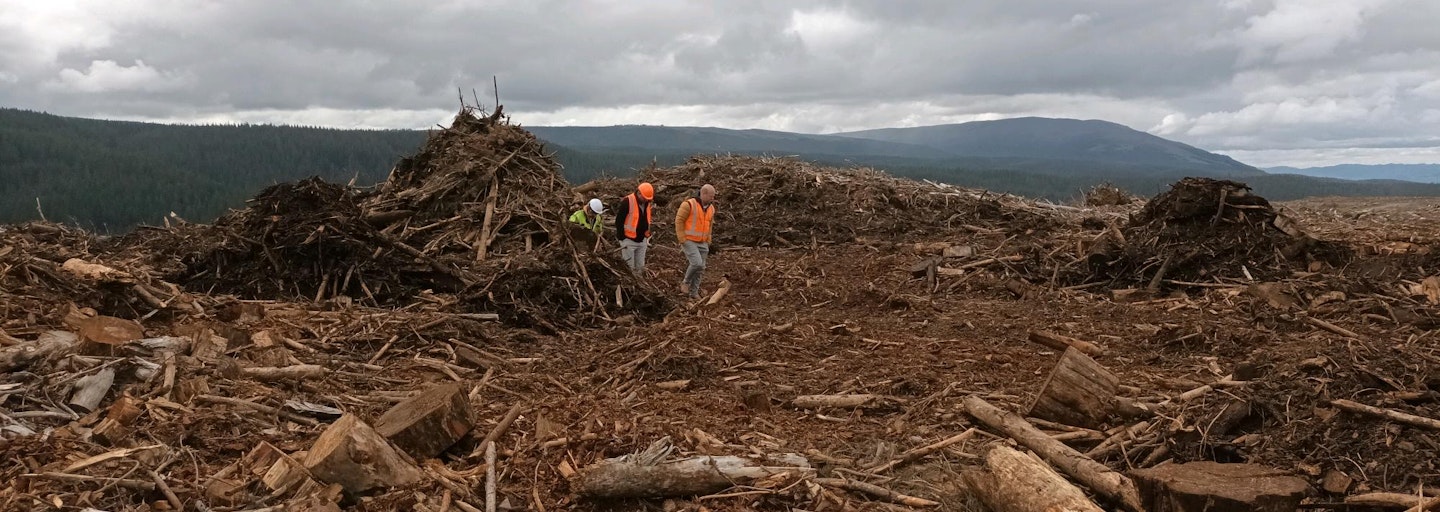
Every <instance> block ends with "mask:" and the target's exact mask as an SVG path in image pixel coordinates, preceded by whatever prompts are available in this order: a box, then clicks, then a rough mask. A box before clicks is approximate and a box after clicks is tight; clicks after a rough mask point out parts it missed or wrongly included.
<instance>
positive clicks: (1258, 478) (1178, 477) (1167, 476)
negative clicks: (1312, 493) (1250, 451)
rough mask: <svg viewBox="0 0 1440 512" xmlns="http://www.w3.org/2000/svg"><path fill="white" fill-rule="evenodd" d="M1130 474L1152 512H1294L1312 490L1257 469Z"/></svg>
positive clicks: (1172, 468)
mask: <svg viewBox="0 0 1440 512" xmlns="http://www.w3.org/2000/svg"><path fill="white" fill-rule="evenodd" d="M1130 475H1131V476H1133V477H1134V478H1135V482H1136V483H1137V484H1139V486H1140V494H1141V496H1143V497H1144V498H1143V499H1144V503H1145V505H1146V506H1147V507H1149V509H1148V510H1149V511H1150V512H1201V511H1205V512H1282V511H1283V512H1294V510H1296V508H1297V507H1299V505H1300V500H1301V499H1303V498H1304V497H1305V493H1306V492H1307V491H1308V490H1309V487H1310V486H1309V485H1308V484H1306V483H1305V480H1304V479H1301V478H1298V477H1295V476H1292V475H1290V474H1289V473H1285V472H1283V471H1279V470H1276V469H1271V468H1267V467H1264V466H1258V465H1254V464H1220V463H1217V462H1209V461H1206V462H1188V463H1184V464H1164V465H1160V466H1156V467H1153V468H1149V469H1138V470H1135V471H1132V472H1130Z"/></svg>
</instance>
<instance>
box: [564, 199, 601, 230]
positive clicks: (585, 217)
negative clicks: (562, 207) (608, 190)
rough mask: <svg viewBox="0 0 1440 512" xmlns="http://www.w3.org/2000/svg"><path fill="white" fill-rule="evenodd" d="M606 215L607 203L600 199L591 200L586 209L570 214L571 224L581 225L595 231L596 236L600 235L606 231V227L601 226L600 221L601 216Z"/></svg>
mask: <svg viewBox="0 0 1440 512" xmlns="http://www.w3.org/2000/svg"><path fill="white" fill-rule="evenodd" d="M604 214H605V203H603V202H601V201H600V200H599V199H591V200H590V202H589V203H588V204H586V205H585V207H584V208H581V209H579V210H576V211H575V213H572V214H570V222H573V223H575V224H579V225H580V226H581V227H584V228H585V229H588V230H591V231H594V232H595V234H596V235H599V234H600V233H602V232H604V231H605V226H604V225H603V224H601V220H600V216H601V215H604Z"/></svg>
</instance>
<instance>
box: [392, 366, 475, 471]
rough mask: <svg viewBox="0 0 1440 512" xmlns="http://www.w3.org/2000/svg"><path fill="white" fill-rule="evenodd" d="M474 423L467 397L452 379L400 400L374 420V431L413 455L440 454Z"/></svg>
mask: <svg viewBox="0 0 1440 512" xmlns="http://www.w3.org/2000/svg"><path fill="white" fill-rule="evenodd" d="M474 426H475V421H474V419H473V417H472V415H471V411H470V399H469V397H468V396H467V395H466V393H465V390H464V389H462V388H461V387H460V385H459V384H456V383H450V384H442V385H439V386H435V387H433V388H430V389H428V390H426V391H425V392H423V393H420V394H418V395H415V396H414V397H412V398H410V399H409V400H406V401H404V402H400V403H399V404H396V405H395V407H391V408H390V410H389V411H386V412H385V414H384V415H382V416H380V419H379V420H376V421H375V431H376V432H379V433H380V435H381V436H384V437H385V439H388V440H389V441H390V442H391V443H394V444H395V446H396V447H397V448H400V449H401V450H403V451H404V452H405V453H407V454H409V455H410V456H411V457H414V458H416V459H428V458H431V457H435V456H437V455H440V453H442V452H444V451H445V450H446V449H449V448H450V447H451V446H453V445H454V444H455V442H456V441H459V440H460V438H461V437H462V436H464V435H465V434H466V433H468V432H470V429H471V428H472V427H474Z"/></svg>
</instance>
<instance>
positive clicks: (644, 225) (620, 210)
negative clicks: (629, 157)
mask: <svg viewBox="0 0 1440 512" xmlns="http://www.w3.org/2000/svg"><path fill="white" fill-rule="evenodd" d="M653 201H655V187H654V186H651V185H650V184H649V183H641V184H640V186H639V187H635V191H634V192H631V193H630V195H628V196H625V197H624V198H621V199H620V204H619V205H616V207H615V238H617V239H619V240H620V257H621V258H623V259H624V260H625V263H626V264H627V265H630V271H631V272H634V273H635V275H637V276H638V275H640V273H641V272H643V271H644V270H645V250H646V249H647V248H649V247H650V219H651V212H650V209H651V207H652V206H653V204H652V202H653Z"/></svg>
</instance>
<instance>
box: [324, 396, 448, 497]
mask: <svg viewBox="0 0 1440 512" xmlns="http://www.w3.org/2000/svg"><path fill="white" fill-rule="evenodd" d="M305 468H306V469H308V470H309V471H310V473H311V474H313V475H315V478H317V479H320V480H321V481H324V482H327V483H332V484H340V486H341V487H344V488H345V490H346V491H349V492H353V493H359V492H364V491H368V490H370V489H374V488H377V487H396V486H402V485H408V484H412V483H415V482H418V481H420V480H421V479H422V478H424V475H423V474H422V473H421V472H420V469H419V468H417V467H416V466H415V463H414V462H411V461H410V460H409V459H408V458H406V457H405V455H403V454H401V453H400V452H399V451H398V450H396V449H395V447H393V446H391V445H390V443H389V442H388V441H386V440H385V438H384V437H381V436H380V433H378V432H376V431H375V429H373V428H370V425H366V424H365V422H363V421H360V419H359V418H357V417H355V415H353V414H346V415H345V416H343V417H341V418H340V420H339V421H336V422H335V424H333V425H330V428H327V429H325V432H324V433H322V434H320V438H319V439H316V440H315V444H314V445H312V446H311V447H310V451H309V453H307V454H306V456H305Z"/></svg>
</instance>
